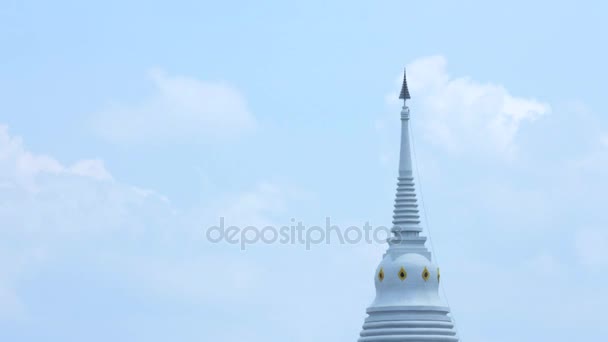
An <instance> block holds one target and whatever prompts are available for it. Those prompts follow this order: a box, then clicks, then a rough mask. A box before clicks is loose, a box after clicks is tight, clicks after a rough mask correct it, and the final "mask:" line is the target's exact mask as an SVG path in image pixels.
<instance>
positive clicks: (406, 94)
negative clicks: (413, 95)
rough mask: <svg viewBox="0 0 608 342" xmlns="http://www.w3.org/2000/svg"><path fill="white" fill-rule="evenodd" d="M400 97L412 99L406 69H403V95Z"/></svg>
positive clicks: (404, 99)
mask: <svg viewBox="0 0 608 342" xmlns="http://www.w3.org/2000/svg"><path fill="white" fill-rule="evenodd" d="M399 98H400V99H402V100H403V101H406V100H409V99H410V91H409V89H407V77H406V76H405V69H403V86H401V95H399Z"/></svg>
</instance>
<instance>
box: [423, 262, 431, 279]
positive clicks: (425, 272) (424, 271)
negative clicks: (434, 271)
mask: <svg viewBox="0 0 608 342" xmlns="http://www.w3.org/2000/svg"><path fill="white" fill-rule="evenodd" d="M430 276H431V272H429V269H428V268H426V266H425V267H424V270H423V271H422V279H424V281H427V280H429V277H430Z"/></svg>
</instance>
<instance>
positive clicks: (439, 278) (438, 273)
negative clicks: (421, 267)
mask: <svg viewBox="0 0 608 342" xmlns="http://www.w3.org/2000/svg"><path fill="white" fill-rule="evenodd" d="M439 281H441V272H439V267H437V282H439Z"/></svg>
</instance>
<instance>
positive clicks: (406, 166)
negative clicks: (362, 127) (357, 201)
mask: <svg viewBox="0 0 608 342" xmlns="http://www.w3.org/2000/svg"><path fill="white" fill-rule="evenodd" d="M399 98H400V99H403V109H402V110H401V151H400V156H399V177H398V182H397V195H396V198H395V209H394V214H393V228H392V229H391V231H392V233H393V236H392V237H391V238H390V239H389V241H388V243H389V247H388V250H387V251H386V253H385V254H384V257H383V259H382V261H381V262H380V265H378V268H377V269H376V273H375V277H374V278H375V285H376V298H375V299H374V301H373V303H372V304H371V305H370V307H369V308H368V309H367V314H368V316H367V318H366V319H365V323H364V324H363V330H362V331H361V337H360V338H359V342H371V341H374V342H375V341H386V342H388V341H416V342H422V341H432V342H443V341H458V337H457V336H456V330H455V329H454V323H453V321H452V318H451V317H450V309H449V307H447V306H445V305H444V304H443V303H442V301H441V299H440V298H439V281H440V277H441V276H440V273H439V268H438V267H437V266H436V265H435V264H433V262H432V258H431V252H430V251H429V250H428V249H427V248H426V246H425V242H426V237H424V236H420V232H422V227H421V226H420V215H419V211H418V201H417V199H416V190H415V187H414V184H415V183H414V174H413V172H412V158H411V152H410V138H409V119H410V111H409V108H408V107H407V105H406V102H407V100H408V99H410V93H409V90H408V87H407V80H406V77H405V74H404V75H403V87H402V88H401V94H400V96H399Z"/></svg>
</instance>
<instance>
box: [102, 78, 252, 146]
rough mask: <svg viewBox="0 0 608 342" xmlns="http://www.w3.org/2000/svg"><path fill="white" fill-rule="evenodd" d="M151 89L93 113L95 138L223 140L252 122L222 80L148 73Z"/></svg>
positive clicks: (237, 94) (239, 97)
mask: <svg viewBox="0 0 608 342" xmlns="http://www.w3.org/2000/svg"><path fill="white" fill-rule="evenodd" d="M148 76H149V80H150V81H151V82H152V85H153V88H154V92H153V93H152V94H150V96H148V97H147V98H144V99H141V100H139V101H135V102H131V103H120V104H115V105H112V106H109V107H108V108H106V109H104V110H101V111H99V112H97V113H96V114H94V117H93V126H94V129H95V130H96V131H97V132H98V133H99V134H100V135H101V137H103V138H105V139H107V140H109V141H111V142H116V143H165V144H166V143H176V142H199V141H215V140H217V139H228V138H231V137H233V136H234V135H239V134H241V133H243V132H246V131H248V130H251V129H253V128H254V127H255V126H256V120H255V118H254V117H253V115H252V114H251V112H250V110H249V108H248V106H247V103H246V101H245V98H244V97H243V95H242V94H241V93H240V92H239V91H238V90H237V89H236V88H235V87H234V86H232V85H230V84H228V83H226V82H211V81H202V80H199V79H196V78H192V77H188V76H178V75H169V74H167V73H166V72H165V71H163V70H161V69H153V70H150V71H149V73H148Z"/></svg>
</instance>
